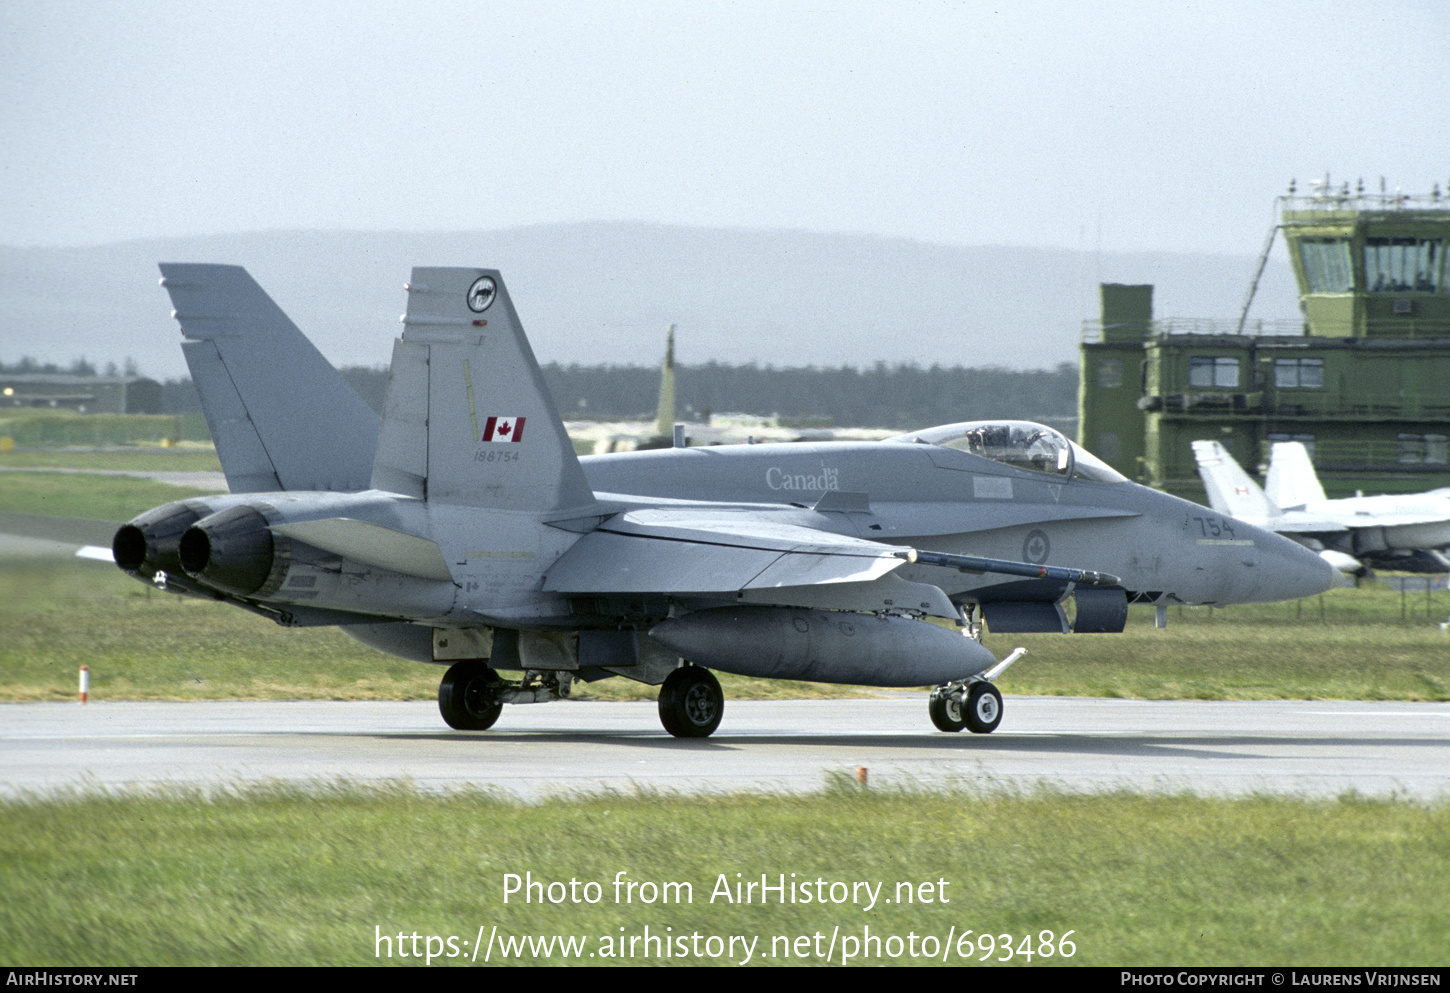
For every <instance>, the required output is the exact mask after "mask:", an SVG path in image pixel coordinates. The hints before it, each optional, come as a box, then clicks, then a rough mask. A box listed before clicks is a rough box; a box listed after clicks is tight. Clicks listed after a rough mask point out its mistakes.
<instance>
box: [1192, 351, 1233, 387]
mask: <svg viewBox="0 0 1450 993" xmlns="http://www.w3.org/2000/svg"><path fill="white" fill-rule="evenodd" d="M1188 385H1189V386H1206V387H1215V386H1216V387H1219V388H1220V389H1230V390H1232V389H1237V388H1238V385H1239V360H1238V359H1231V358H1222V357H1214V356H1210V355H1192V356H1189V359H1188Z"/></svg>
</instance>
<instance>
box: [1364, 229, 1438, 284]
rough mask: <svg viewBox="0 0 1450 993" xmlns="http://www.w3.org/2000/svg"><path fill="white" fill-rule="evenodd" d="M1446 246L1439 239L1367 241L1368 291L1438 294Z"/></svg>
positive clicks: (1380, 239)
mask: <svg viewBox="0 0 1450 993" xmlns="http://www.w3.org/2000/svg"><path fill="white" fill-rule="evenodd" d="M1444 262H1445V243H1444V242H1443V241H1442V240H1441V239H1439V238H1366V239H1365V240H1364V288H1365V289H1366V290H1368V291H1369V292H1370V293H1437V292H1439V291H1441V290H1442V289H1447V288H1450V287H1447V286H1446V284H1445V281H1444V279H1443V278H1442V271H1441V270H1442V269H1443V268H1444Z"/></svg>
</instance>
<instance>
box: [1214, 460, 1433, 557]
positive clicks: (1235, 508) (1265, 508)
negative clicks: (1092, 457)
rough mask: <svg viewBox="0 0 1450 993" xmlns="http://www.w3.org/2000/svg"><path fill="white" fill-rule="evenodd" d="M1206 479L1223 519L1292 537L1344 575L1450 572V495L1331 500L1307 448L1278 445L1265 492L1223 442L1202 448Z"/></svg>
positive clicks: (1364, 497) (1270, 462) (1270, 461)
mask: <svg viewBox="0 0 1450 993" xmlns="http://www.w3.org/2000/svg"><path fill="white" fill-rule="evenodd" d="M1193 454H1194V457H1195V458H1196V459H1197V460H1198V474H1199V477H1200V478H1201V479H1202V480H1203V485H1204V488H1205V489H1206V490H1208V499H1209V504H1210V505H1211V506H1212V507H1213V509H1214V510H1216V511H1218V512H1219V513H1221V514H1230V515H1232V516H1234V517H1237V518H1238V519H1240V520H1244V521H1248V522H1250V523H1253V524H1257V525H1259V526H1261V527H1265V528H1268V529H1269V530H1272V531H1276V532H1279V533H1280V534H1285V535H1289V536H1292V537H1293V538H1294V539H1295V540H1297V541H1299V542H1300V543H1301V544H1303V545H1305V546H1306V547H1308V548H1311V549H1313V550H1314V551H1316V552H1318V553H1319V554H1320V556H1321V557H1323V558H1324V559H1325V561H1327V562H1329V563H1330V564H1331V565H1333V566H1334V567H1335V568H1337V569H1339V570H1340V571H1342V572H1346V573H1350V574H1352V575H1364V574H1365V573H1367V572H1368V571H1369V569H1370V568H1377V569H1396V570H1400V571H1407V572H1450V559H1447V558H1446V556H1445V555H1444V549H1445V548H1447V547H1450V490H1444V489H1441V490H1431V491H1429V492H1428V493H1409V494H1403V495H1395V494H1389V495H1385V496H1371V497H1366V496H1358V497H1348V498H1345V499H1341V500H1330V499H1328V498H1326V497H1325V495H1324V487H1323V486H1322V485H1321V484H1320V482H1319V476H1318V474H1317V473H1315V471H1314V464H1313V463H1312V462H1311V461H1310V459H1309V452H1308V450H1306V449H1305V447H1304V445H1303V443H1302V442H1298V441H1280V442H1275V443H1274V446H1273V448H1272V449H1271V450H1270V457H1269V472H1268V476H1267V478H1266V479H1265V484H1266V485H1265V488H1264V489H1260V488H1259V485H1258V484H1257V483H1255V482H1254V481H1253V479H1251V478H1250V477H1249V475H1248V473H1246V472H1244V470H1243V468H1242V467H1241V466H1240V465H1239V464H1238V463H1237V462H1236V461H1234V458H1233V456H1232V455H1230V454H1229V453H1228V450H1227V449H1225V448H1224V447H1223V445H1222V444H1221V443H1219V442H1217V441H1195V442H1194V443H1193Z"/></svg>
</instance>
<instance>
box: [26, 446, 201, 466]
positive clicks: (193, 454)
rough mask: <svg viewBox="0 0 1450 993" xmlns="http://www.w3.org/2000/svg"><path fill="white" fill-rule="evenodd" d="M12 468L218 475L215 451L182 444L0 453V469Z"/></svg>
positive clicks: (29, 449)
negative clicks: (207, 473)
mask: <svg viewBox="0 0 1450 993" xmlns="http://www.w3.org/2000/svg"><path fill="white" fill-rule="evenodd" d="M8 466H15V467H21V466H24V467H29V468H57V469H120V470H123V471H131V472H221V471H222V464H221V462H220V461H219V460H218V459H217V455H216V449H215V448H212V447H211V446H210V445H201V444H194V443H189V442H188V443H183V444H182V445H180V446H178V447H176V448H162V447H160V446H158V445H138V446H134V447H131V448H97V449H80V450H76V449H64V448H62V449H55V448H27V449H20V448H18V449H15V450H14V451H10V452H3V453H0V468H4V467H8Z"/></svg>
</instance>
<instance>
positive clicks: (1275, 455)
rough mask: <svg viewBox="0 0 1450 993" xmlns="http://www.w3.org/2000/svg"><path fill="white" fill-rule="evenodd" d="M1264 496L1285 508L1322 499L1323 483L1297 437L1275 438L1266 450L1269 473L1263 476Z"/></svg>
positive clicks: (1304, 504) (1323, 498)
mask: <svg viewBox="0 0 1450 993" xmlns="http://www.w3.org/2000/svg"><path fill="white" fill-rule="evenodd" d="M1264 492H1265V494H1266V495H1267V496H1268V498H1269V499H1270V500H1272V501H1274V503H1276V504H1278V505H1279V506H1280V507H1283V508H1284V509H1286V510H1289V509H1297V508H1300V507H1304V506H1306V505H1308V504H1311V503H1323V502H1324V500H1325V496H1324V487H1323V486H1322V485H1320V483H1319V474H1318V473H1316V472H1315V471H1314V463H1313V462H1311V461H1310V460H1309V450H1308V449H1307V448H1305V447H1304V443H1303V442H1301V441H1276V442H1274V447H1273V449H1271V451H1270V454H1269V474H1268V476H1267V477H1265V479H1264Z"/></svg>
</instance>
